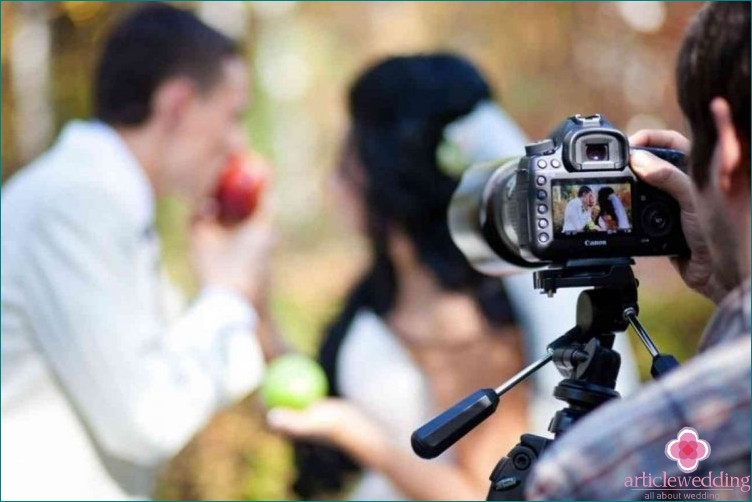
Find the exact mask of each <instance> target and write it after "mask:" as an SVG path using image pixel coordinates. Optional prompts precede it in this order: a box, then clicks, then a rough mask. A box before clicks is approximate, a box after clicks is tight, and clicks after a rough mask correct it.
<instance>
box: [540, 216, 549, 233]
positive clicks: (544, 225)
mask: <svg viewBox="0 0 752 502" xmlns="http://www.w3.org/2000/svg"><path fill="white" fill-rule="evenodd" d="M538 228H540V229H541V230H542V229H544V228H548V220H546V219H543V218H538Z"/></svg>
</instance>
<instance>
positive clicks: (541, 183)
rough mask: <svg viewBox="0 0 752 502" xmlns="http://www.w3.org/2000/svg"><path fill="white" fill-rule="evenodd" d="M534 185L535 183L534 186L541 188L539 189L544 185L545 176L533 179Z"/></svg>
mask: <svg viewBox="0 0 752 502" xmlns="http://www.w3.org/2000/svg"><path fill="white" fill-rule="evenodd" d="M535 183H536V184H537V185H538V186H541V187H542V186H543V185H545V184H546V177H545V176H538V177H537V178H535Z"/></svg>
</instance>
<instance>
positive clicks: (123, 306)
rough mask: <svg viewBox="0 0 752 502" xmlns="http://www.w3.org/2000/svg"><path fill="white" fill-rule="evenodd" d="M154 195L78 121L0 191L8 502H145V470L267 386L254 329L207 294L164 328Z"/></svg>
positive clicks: (214, 291) (229, 297) (108, 139)
mask: <svg viewBox="0 0 752 502" xmlns="http://www.w3.org/2000/svg"><path fill="white" fill-rule="evenodd" d="M153 221H154V196H153V193H152V189H151V186H150V184H149V183H148V180H147V178H146V176H145V174H144V172H143V170H142V169H141V167H140V166H139V164H138V163H137V161H136V159H135V158H134V157H133V155H132V154H131V152H130V151H129V150H128V148H127V146H126V145H125V143H124V142H123V141H122V140H121V138H120V137H119V135H118V134H117V133H116V132H115V131H114V130H113V129H111V128H110V127H108V126H106V125H104V124H100V123H96V122H74V123H71V124H69V125H68V126H66V127H65V129H64V130H63V132H62V134H61V136H60V138H59V140H58V142H57V143H56V144H55V145H54V146H53V147H52V148H51V149H50V150H49V151H48V152H46V153H45V154H44V155H42V156H41V157H40V158H39V159H37V160H36V161H35V162H34V163H32V164H31V165H29V166H28V167H26V168H24V169H23V170H22V171H21V172H19V173H18V174H17V175H16V176H14V177H13V178H12V179H11V180H10V181H9V182H8V183H7V184H6V185H5V186H4V187H3V192H2V268H1V270H2V346H1V347H0V348H1V353H2V498H3V499H5V500H7V499H77V500H81V499H118V498H124V497H127V496H136V497H148V496H149V494H150V490H151V488H152V482H153V475H154V472H155V469H156V468H157V467H159V466H160V464H162V463H163V462H164V461H165V460H167V459H169V458H170V457H171V456H172V455H174V454H175V453H177V451H178V450H180V449H181V448H182V447H183V446H184V445H185V444H186V442H187V441H188V440H189V439H190V438H191V437H192V435H193V434H194V433H195V432H196V431H197V430H198V429H199V428H201V427H202V426H203V425H204V424H205V423H206V422H207V420H208V419H209V418H210V416H211V415H212V414H213V413H214V412H215V411H216V410H217V408H219V407H221V406H223V405H225V404H228V403H230V402H232V401H233V400H235V399H238V398H240V397H242V396H243V395H245V394H246V393H248V392H249V391H251V390H252V389H253V388H254V387H255V386H256V385H257V384H258V382H259V380H260V378H261V375H262V372H263V357H262V354H261V350H260V347H259V345H258V342H257V340H256V339H255V337H254V336H253V334H252V332H253V328H254V326H255V322H256V314H255V312H254V311H253V309H252V308H251V307H250V306H249V304H248V303H246V301H245V300H244V299H243V298H242V297H241V296H239V295H237V294H236V293H234V292H232V291H229V290H224V289H220V288H207V289H205V290H203V291H202V292H201V293H200V294H199V296H198V298H197V299H196V300H195V301H194V303H193V304H192V306H191V307H190V308H189V309H188V310H187V311H186V312H184V314H183V315H182V316H181V317H179V318H177V319H174V320H172V321H171V320H170V319H169V318H168V317H169V316H168V314H167V313H166V312H165V310H166V309H165V306H164V302H163V301H162V298H163V292H164V283H163V274H162V273H161V271H162V269H161V266H160V262H159V254H160V249H159V240H158V237H157V236H156V234H155V232H154V226H153Z"/></svg>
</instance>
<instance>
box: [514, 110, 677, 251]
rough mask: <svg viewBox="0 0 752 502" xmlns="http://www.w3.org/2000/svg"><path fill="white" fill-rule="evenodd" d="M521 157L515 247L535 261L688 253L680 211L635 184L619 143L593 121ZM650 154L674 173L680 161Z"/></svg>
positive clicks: (574, 125)
mask: <svg viewBox="0 0 752 502" xmlns="http://www.w3.org/2000/svg"><path fill="white" fill-rule="evenodd" d="M525 150H526V152H525V153H526V155H525V157H523V158H522V159H521V160H520V165H519V169H518V171H517V197H518V203H519V208H520V212H521V214H520V216H521V218H520V219H521V220H522V221H521V223H522V224H521V225H520V232H519V239H520V246H521V247H522V248H523V249H525V248H527V249H529V250H530V253H532V254H533V255H534V256H535V257H537V258H539V259H541V260H545V261H553V262H561V261H565V260H567V259H570V258H572V257H576V258H591V257H617V256H618V257H621V256H649V255H678V254H683V253H687V252H688V249H687V245H686V241H685V240H684V236H683V234H682V230H681V225H680V219H679V211H680V209H679V204H678V203H677V202H676V201H675V200H674V199H673V198H672V197H671V196H669V195H668V194H666V193H665V192H662V191H660V190H658V189H656V188H653V187H651V186H650V185H648V184H646V183H644V182H642V181H640V180H639V179H638V178H637V177H636V176H635V174H634V173H633V172H632V170H631V169H630V168H629V142H628V140H627V138H626V136H625V135H624V134H623V133H622V132H621V131H619V130H617V129H615V128H613V127H612V126H611V125H610V124H609V123H608V122H606V121H605V120H604V119H603V118H602V117H600V116H599V115H593V116H589V117H582V116H580V115H575V116H573V117H570V118H568V119H567V120H566V121H564V122H563V123H562V124H561V125H560V126H559V127H558V128H557V129H556V130H555V131H554V132H553V133H552V134H551V139H549V140H544V141H542V142H538V143H534V144H531V145H527V146H526V147H525ZM653 153H654V154H657V155H659V156H661V157H663V158H664V159H665V160H668V161H670V162H672V163H674V164H675V165H677V164H678V163H679V160H680V156H681V154H678V152H674V151H671V150H662V151H653ZM677 154H678V155H677ZM588 189H589V191H588ZM575 197H576V198H575ZM609 203H610V205H609ZM605 205H609V207H608V208H605V207H603V206H605ZM619 205H621V208H619V207H618V206H619ZM614 206H616V207H614ZM596 208H597V210H596ZM588 216H590V218H589V219H590V221H589V222H585V225H584V226H583V227H580V226H579V225H580V223H582V222H583V221H585V220H586V219H588V218H587V217H588Z"/></svg>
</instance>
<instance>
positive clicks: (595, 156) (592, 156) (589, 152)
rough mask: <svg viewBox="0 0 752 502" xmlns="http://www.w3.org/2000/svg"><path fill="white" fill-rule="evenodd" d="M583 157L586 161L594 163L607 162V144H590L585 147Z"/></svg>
mask: <svg viewBox="0 0 752 502" xmlns="http://www.w3.org/2000/svg"><path fill="white" fill-rule="evenodd" d="M585 156H586V157H587V158H588V160H592V161H595V162H600V161H603V160H608V143H590V144H588V145H585Z"/></svg>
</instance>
